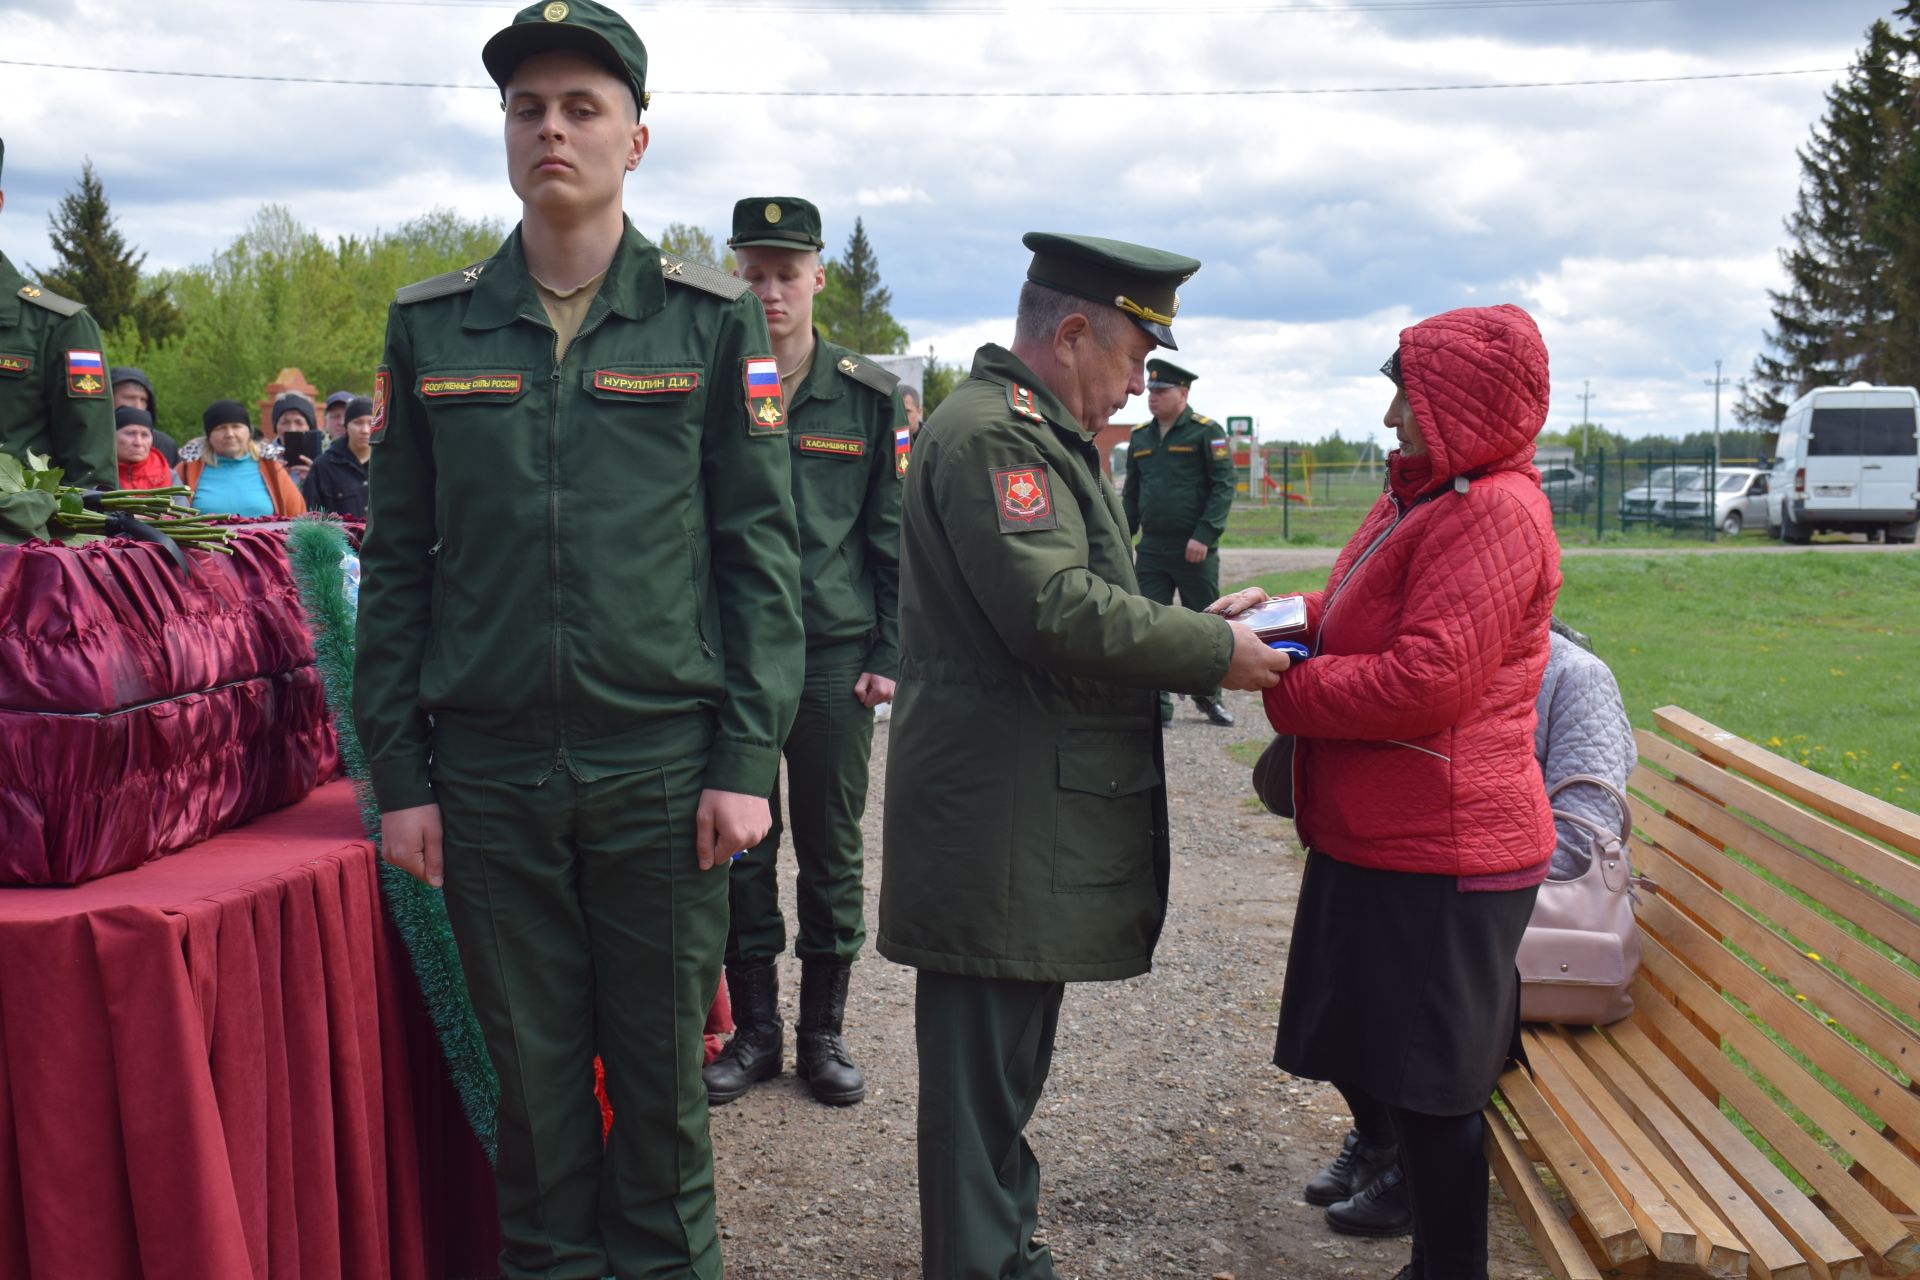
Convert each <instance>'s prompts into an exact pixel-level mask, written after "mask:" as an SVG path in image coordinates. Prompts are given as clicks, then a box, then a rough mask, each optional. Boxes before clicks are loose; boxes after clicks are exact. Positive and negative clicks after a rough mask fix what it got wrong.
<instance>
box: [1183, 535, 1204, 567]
mask: <svg viewBox="0 0 1920 1280" xmlns="http://www.w3.org/2000/svg"><path fill="white" fill-rule="evenodd" d="M1206 558H1207V544H1206V543H1204V542H1202V541H1200V539H1198V538H1188V539H1187V563H1188V564H1199V563H1200V562H1201V561H1202V560H1205V559H1206Z"/></svg>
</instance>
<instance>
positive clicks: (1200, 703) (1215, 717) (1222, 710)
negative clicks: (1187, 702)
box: [1193, 694, 1233, 729]
mask: <svg viewBox="0 0 1920 1280" xmlns="http://www.w3.org/2000/svg"><path fill="white" fill-rule="evenodd" d="M1193 705H1194V706H1196V707H1198V708H1200V714H1201V715H1203V716H1205V717H1206V718H1207V723H1209V724H1217V725H1219V726H1220V727H1221V728H1222V729H1229V728H1232V727H1233V713H1232V712H1231V711H1228V710H1227V709H1226V707H1225V706H1224V705H1222V703H1221V702H1220V700H1219V699H1218V698H1203V697H1201V696H1200V695H1198V694H1195V695H1194V699H1193Z"/></svg>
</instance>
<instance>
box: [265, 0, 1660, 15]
mask: <svg viewBox="0 0 1920 1280" xmlns="http://www.w3.org/2000/svg"><path fill="white" fill-rule="evenodd" d="M298 2H299V3H302V4H357V5H372V6H375V7H379V8H419V9H481V8H485V9H494V8H496V7H497V5H496V3H495V0H298ZM1679 3H1683V0H1372V2H1371V3H1369V2H1367V0H1359V2H1358V3H1353V4H1326V3H1305V4H1269V3H1253V4H1224V3H1196V4H1192V5H1163V4H1143V5H1127V4H1083V5H1060V6H1055V7H1050V8H1047V9H1044V10H1040V11H1038V13H1037V14H1035V15H1033V16H1042V17H1045V16H1052V15H1056V14H1059V15H1066V16H1083V15H1125V14H1141V15H1151V14H1168V13H1177V14H1181V15H1183V16H1184V15H1187V14H1216V15H1238V16H1245V17H1290V16H1295V15H1298V16H1301V17H1308V16H1314V15H1324V14H1340V13H1458V12H1469V11H1473V10H1480V9H1605V8H1614V7H1617V6H1620V5H1649V4H1679ZM628 7H629V8H633V9H636V10H638V11H640V12H644V13H647V14H649V15H661V14H669V13H674V12H689V13H699V12H726V13H756V14H775V13H777V14H805V15H830V16H831V15H852V16H857V17H874V18H947V17H966V18H976V17H999V16H1005V17H1014V16H1022V17H1024V16H1029V15H1028V14H1023V13H1021V12H1020V11H1018V10H1015V9H1012V8H1010V7H1008V6H1006V5H994V4H944V5H912V4H871V5H866V4H852V3H840V2H836V0H822V2H821V3H812V4H809V3H804V2H798V0H790V2H788V3H771V2H769V3H761V2H760V0H697V2H695V3H688V4H656V5H630V6H628Z"/></svg>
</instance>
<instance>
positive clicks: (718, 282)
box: [660, 253, 747, 302]
mask: <svg viewBox="0 0 1920 1280" xmlns="http://www.w3.org/2000/svg"><path fill="white" fill-rule="evenodd" d="M660 274H661V275H663V276H665V277H666V278H667V279H669V280H677V281H679V282H680V283H681V284H690V285H692V286H693V287H694V288H696V289H705V290H706V291H707V292H708V293H717V294H719V295H720V296H721V297H723V298H725V299H726V300H727V301H728V302H732V301H733V300H734V299H735V298H737V297H739V296H740V295H741V294H743V293H745V292H746V291H747V282H746V281H745V280H742V279H740V278H739V277H738V276H730V275H728V274H727V273H726V272H724V271H717V270H715V269H714V268H712V267H703V266H701V265H700V264H699V263H697V262H688V261H687V260H686V259H685V258H676V257H674V256H673V255H672V254H667V253H663V254H661V255H660Z"/></svg>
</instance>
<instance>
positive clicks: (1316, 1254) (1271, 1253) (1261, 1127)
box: [713, 552, 1546, 1280]
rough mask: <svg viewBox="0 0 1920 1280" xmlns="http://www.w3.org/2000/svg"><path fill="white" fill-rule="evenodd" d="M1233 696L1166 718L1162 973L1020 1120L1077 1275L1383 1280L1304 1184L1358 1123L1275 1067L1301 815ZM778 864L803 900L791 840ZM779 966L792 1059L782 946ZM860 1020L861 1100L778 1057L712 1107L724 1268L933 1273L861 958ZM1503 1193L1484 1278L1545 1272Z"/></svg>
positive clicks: (1254, 716)
mask: <svg viewBox="0 0 1920 1280" xmlns="http://www.w3.org/2000/svg"><path fill="white" fill-rule="evenodd" d="M1279 554H1299V553H1293V552H1286V553H1279ZM1260 571H1262V572H1264V571H1265V570H1260ZM1227 699H1228V702H1229V705H1230V706H1231V707H1232V709H1233V712H1234V714H1235V716H1236V717H1237V718H1238V719H1239V724H1238V725H1237V726H1236V727H1234V728H1232V729H1216V728H1213V727H1211V726H1209V725H1207V724H1206V723H1205V722H1204V721H1203V720H1201V719H1200V718H1199V715H1198V713H1197V712H1195V711H1194V710H1193V707H1192V704H1191V703H1188V702H1185V701H1182V702H1180V703H1179V704H1178V710H1177V711H1176V713H1175V718H1174V725H1173V727H1172V728H1171V729H1170V730H1169V731H1168V733H1167V772H1168V780H1169V785H1170V792H1171V808H1172V817H1173V907H1172V911H1171V914H1170V916H1169V919H1168V922H1167V930H1166V933H1165V935H1164V936H1163V937H1162V938H1161V941H1160V947H1159V951H1158V953H1157V956H1156V963H1155V967H1154V971H1153V972H1152V973H1151V974H1149V975H1147V976H1146V977H1143V978H1137V979H1134V980H1133V981H1130V982H1115V983H1079V984H1074V985H1072V986H1070V987H1069V988H1068V990H1067V998H1066V1003H1065V1006H1064V1008H1063V1010H1062V1012H1061V1018H1060V1034H1059V1040H1058V1043H1057V1046H1056V1049H1055V1054H1054V1065H1053V1075H1052V1077H1051V1079H1050V1081H1049V1083H1048V1086H1047V1092H1046V1096H1045V1098H1044V1099H1043V1101H1042V1102H1041V1105H1040V1110H1039V1113H1038V1114H1037V1115H1036V1116H1035V1117H1034V1120H1033V1123H1032V1124H1031V1125H1030V1126H1029V1128H1028V1131H1027V1136H1028V1140H1029V1141H1030V1142H1032V1144H1033V1147H1034V1150H1035V1152H1036V1153H1037V1154H1038V1156H1039V1158H1040V1163H1041V1179H1042V1181H1041V1210H1040V1211H1041V1228H1042V1234H1043V1236H1044V1237H1045V1238H1046V1239H1047V1240H1048V1241H1049V1242H1050V1243H1051V1244H1052V1246H1053V1252H1054V1258H1055V1261H1056V1264H1057V1266H1058V1268H1059V1270H1060V1273H1061V1275H1062V1276H1065V1277H1071V1278H1073V1280H1084V1278H1086V1277H1095V1276H1107V1277H1115V1278H1116V1280H1148V1278H1150V1277H1151V1278H1154V1280H1158V1278H1159V1277H1192V1276H1197V1277H1201V1280H1283V1278H1284V1280H1331V1278H1332V1277H1347V1276H1355V1277H1366V1278H1374V1277H1377V1278H1378V1280H1386V1278H1387V1277H1390V1276H1392V1275H1393V1273H1394V1272H1395V1271H1396V1270H1398V1269H1399V1267H1400V1266H1401V1265H1402V1264H1403V1263H1404V1262H1405V1261H1406V1248H1407V1246H1406V1241H1405V1240H1391V1241H1379V1242H1376V1241H1366V1240H1357V1239H1353V1238H1350V1237H1346V1236H1339V1235H1335V1234H1333V1233H1332V1232H1331V1231H1329V1230H1328V1229H1327V1228H1326V1226H1325V1224H1324V1223H1323V1222H1322V1220H1321V1216H1320V1211H1319V1210H1318V1209H1313V1208H1310V1207H1309V1206H1308V1205H1306V1204H1305V1202H1303V1201H1302V1200H1300V1199H1299V1189H1300V1187H1301V1186H1302V1185H1303V1184H1304V1183H1305V1181H1306V1179H1307V1178H1308V1177H1309V1176H1310V1175H1311V1174H1312V1173H1313V1171H1314V1170H1315V1169H1317V1168H1319V1167H1320V1166H1321V1165H1322V1164H1324V1163H1325V1162H1326V1160H1327V1159H1328V1158H1329V1157H1330V1156H1331V1154H1332V1153H1333V1151H1334V1150H1336V1149H1337V1147H1338V1145H1339V1142H1340V1138H1341V1136H1342V1135H1343V1134H1344V1133H1345V1132H1346V1128H1347V1117H1346V1114H1345V1112H1344V1111H1343V1110H1342V1106H1341V1102H1340V1097H1339V1095H1338V1094H1337V1093H1335V1092H1333V1090H1331V1089H1329V1088H1326V1087H1324V1086H1322V1085H1319V1084H1315V1083H1312V1082H1309V1081H1302V1080H1295V1079H1293V1078H1292V1077H1289V1076H1286V1075H1283V1074H1281V1072H1280V1071H1278V1070H1277V1069H1276V1068H1275V1067H1273V1066H1272V1064H1271V1056H1272V1051H1273V1032H1274V1019H1275V1014H1276V1010H1277V1009H1278V1007H1279V996H1280V984H1281V975H1282V972H1283V968H1284V962H1285V954H1286V946H1287V929H1288V925H1289V923H1290V922H1291V920H1292V918H1293V909H1294V904H1295V901H1296V896H1297V894H1298V891H1299V886H1300V869H1301V860H1300V853H1299V850H1298V848H1297V846H1295V845H1294V843H1293V841H1292V828H1291V824H1288V823H1285V822H1283V821H1281V820H1279V819H1276V818H1272V817H1269V816H1267V815H1266V814H1265V813H1263V812H1261V811H1260V810H1259V809H1258V806H1257V802H1255V801H1254V800H1253V798H1252V794H1251V790H1250V787H1249V785H1248V781H1247V770H1246V768H1245V767H1243V766H1242V765H1240V764H1238V763H1236V762H1235V761H1233V760H1232V759H1231V758H1229V757H1228V756H1227V754H1226V752H1225V747H1226V746H1227V745H1229V744H1231V743H1235V742H1256V741H1264V740H1265V738H1266V736H1267V735H1266V729H1265V722H1264V718H1263V717H1262V716H1261V713H1260V707H1259V703H1258V700H1257V699H1256V698H1255V697H1253V696H1252V695H1250V694H1228V695H1227ZM886 745H887V733H886V729H885V727H884V726H882V727H881V729H880V731H879V732H878V733H877V734H876V735H875V739H874V760H873V776H874V786H873V799H872V802H871V804H870V805H869V807H868V809H869V811H868V817H867V823H866V831H867V847H868V850H869V854H868V861H867V927H868V931H869V934H871V933H872V931H873V930H874V927H875V924H874V912H875V911H876V909H877V907H878V902H879V898H878V890H879V884H880V858H879V848H880V823H879V817H880V812H881V808H882V806H883V805H884V803H885V799H886V797H885V788H884V781H883V780H884V776H885V756H886ZM781 870H782V885H783V888H782V896H783V899H784V901H785V902H786V903H787V904H788V906H789V909H790V907H791V903H792V901H793V898H792V890H793V876H792V858H791V854H790V853H785V854H783V856H782V859H781ZM781 977H782V993H781V994H782V1004H783V1006H784V1007H785V1010H786V1016H787V1019H788V1035H789V1048H788V1054H789V1059H788V1060H789V1063H791V1053H792V1048H791V1036H792V1025H793V1024H792V1019H793V1017H794V1014H795V1009H796V1001H797V984H798V980H799V969H798V965H797V963H796V962H795V961H794V960H793V959H792V957H791V956H789V957H788V958H787V959H786V960H785V961H783V962H782V973H781ZM848 1030H849V1036H848V1039H849V1041H850V1043H851V1045H852V1048H853V1051H854V1055H855V1058H856V1059H857V1060H858V1061H859V1063H860V1064H861V1067H862V1068H863V1069H864V1070H865V1071H866V1073H867V1078H868V1081H869V1092H868V1096H867V1100H866V1102H864V1103H863V1104H861V1105H860V1106H857V1107H849V1108H845V1109H835V1108H829V1107H822V1106H818V1105H816V1104H815V1103H814V1102H813V1101H812V1099H811V1098H810V1097H809V1096H808V1095H807V1094H806V1092H805V1086H804V1085H802V1084H801V1083H800V1082H799V1081H798V1080H797V1079H796V1078H795V1077H794V1075H793V1073H792V1070H791V1067H790V1066H789V1069H788V1071H787V1073H786V1074H785V1075H783V1076H781V1077H780V1078H779V1079H778V1080H775V1081H773V1082H771V1083H769V1084H765V1085H762V1086H760V1087H759V1088H757V1089H755V1090H754V1091H753V1092H751V1093H749V1094H748V1095H747V1096H746V1097H745V1098H742V1099H741V1100H740V1101H738V1102H734V1103H731V1104H729V1105H727V1106H724V1107H718V1108H715V1109H714V1112H713V1136H714V1146H715V1164H716V1174H717V1179H718V1186H719V1203H720V1222H721V1234H722V1238H723V1240H724V1242H725V1244H724V1247H725V1251H726V1258H727V1273H728V1275H729V1276H731V1277H734V1278H735V1280H776V1278H777V1280H827V1278H833V1280H839V1278H841V1277H848V1278H852V1277H885V1278H887V1280H910V1278H911V1277H915V1276H918V1275H919V1274H920V1268H919V1239H920V1237H919V1211H918V1204H917V1201H916V1191H915V1174H914V1094H915V1082H914V1051H913V973H912V971H911V970H908V969H903V968H901V967H899V966H897V965H893V964H889V963H888V962H887V961H885V960H882V959H880V958H879V957H878V956H877V955H875V954H872V953H871V951H869V953H867V954H865V955H863V956H862V959H861V962H860V963H859V964H858V965H857V966H856V967H855V969H854V982H853V995H852V999H851V1002H850V1008H849V1011H848ZM1494 1206H1495V1212H1494V1219H1493V1227H1492V1232H1491V1235H1492V1241H1493V1244H1492V1250H1493V1258H1492V1268H1491V1275H1492V1277H1493V1280H1535V1277H1542V1276H1545V1275H1546V1269H1545V1267H1544V1266H1543V1265H1542V1264H1541V1263H1540V1262H1539V1260H1538V1258H1537V1257H1536V1256H1535V1254H1534V1252H1533V1250H1532V1247H1531V1245H1530V1244H1529V1243H1528V1242H1527V1239H1526V1236H1525V1234H1524V1233H1523V1232H1522V1231H1521V1229H1520V1227H1519V1226H1518V1224H1517V1223H1516V1222H1515V1220H1514V1219H1513V1216H1512V1214H1511V1213H1509V1212H1508V1211H1507V1209H1506V1206H1505V1204H1504V1203H1503V1202H1502V1201H1501V1200H1500V1198H1499V1193H1498V1191H1497V1190H1496V1191H1495V1193H1494Z"/></svg>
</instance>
